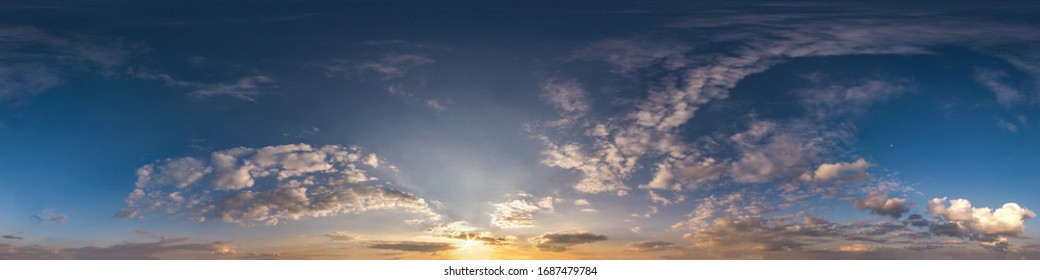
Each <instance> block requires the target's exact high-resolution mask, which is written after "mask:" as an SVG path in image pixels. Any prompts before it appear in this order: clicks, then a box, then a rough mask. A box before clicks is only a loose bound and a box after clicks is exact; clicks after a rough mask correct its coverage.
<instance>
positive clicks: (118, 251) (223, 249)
mask: <svg viewBox="0 0 1040 280" xmlns="http://www.w3.org/2000/svg"><path fill="white" fill-rule="evenodd" d="M190 241H191V239H190V238H186V237H182V238H164V239H161V240H159V241H156V242H145V243H135V242H124V243H120V244H116V245H111V246H107V247H93V246H88V247H80V248H68V249H62V250H61V253H63V254H68V255H70V257H71V258H73V259H95V260H137V259H162V258H184V257H177V256H178V255H177V254H185V253H187V254H194V255H195V256H196V257H197V256H198V255H199V253H205V254H212V255H227V254H232V253H233V252H234V250H233V249H231V247H230V245H229V244H228V243H225V242H211V243H192V242H190ZM193 258H194V257H193Z"/></svg>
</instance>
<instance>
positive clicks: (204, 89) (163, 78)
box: [127, 68, 277, 101]
mask: <svg viewBox="0 0 1040 280" xmlns="http://www.w3.org/2000/svg"><path fill="white" fill-rule="evenodd" d="M127 74H129V75H130V76H131V77H133V78H136V79H141V80H147V81H156V82H160V83H162V84H163V85H165V86H167V87H170V88H176V89H182V90H187V91H188V93H189V94H191V95H193V96H197V97H201V98H209V97H215V96H229V97H233V98H237V99H239V100H243V101H256V98H257V96H260V95H263V94H266V93H270V92H273V91H274V90H275V89H276V88H277V84H276V81H275V79H273V78H271V77H270V76H268V75H264V74H247V75H243V76H238V77H229V78H228V80H218V81H193V80H184V79H180V78H177V77H175V76H173V75H172V74H168V73H161V72H155V71H151V70H147V69H142V68H130V69H128V70H127Z"/></svg>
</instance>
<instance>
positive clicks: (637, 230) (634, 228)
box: [628, 227, 643, 233]
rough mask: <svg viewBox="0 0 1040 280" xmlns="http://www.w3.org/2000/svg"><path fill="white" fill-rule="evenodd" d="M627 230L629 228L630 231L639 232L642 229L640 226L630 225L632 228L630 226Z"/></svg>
mask: <svg viewBox="0 0 1040 280" xmlns="http://www.w3.org/2000/svg"><path fill="white" fill-rule="evenodd" d="M628 230H629V231H631V232H633V233H639V232H640V231H642V230H643V229H642V228H639V227H632V228H630V229H628Z"/></svg>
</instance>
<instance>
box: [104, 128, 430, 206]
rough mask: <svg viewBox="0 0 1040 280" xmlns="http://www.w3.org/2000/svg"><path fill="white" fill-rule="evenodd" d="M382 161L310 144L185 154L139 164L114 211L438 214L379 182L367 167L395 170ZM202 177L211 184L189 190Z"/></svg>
mask: <svg viewBox="0 0 1040 280" xmlns="http://www.w3.org/2000/svg"><path fill="white" fill-rule="evenodd" d="M379 162H380V159H379V158H378V157H377V156H376V155H375V154H373V153H365V152H363V151H362V150H361V149H360V148H358V147H343V146H337V145H327V146H323V147H320V148H314V147H311V146H310V145H307V144H293V145H281V146H269V147H262V148H259V149H253V148H244V147H239V148H232V149H227V150H222V151H216V152H213V153H212V157H211V161H210V163H209V164H206V163H205V162H203V161H202V160H199V159H195V158H190V157H186V158H179V159H169V160H165V161H162V162H161V164H158V165H151V164H150V165H145V166H143V167H141V168H139V169H138V171H137V174H138V184H137V187H136V188H135V189H134V190H133V191H132V192H131V193H130V194H129V195H128V196H127V198H126V203H127V207H126V208H124V209H122V210H120V211H119V212H118V213H116V216H117V217H120V218H132V217H141V213H142V212H157V213H161V214H166V215H170V216H175V217H186V218H187V219H189V220H191V221H197V222H202V221H205V220H207V219H208V218H216V219H217V220H220V221H224V222H229V223H238V224H251V223H266V224H271V225H273V224H277V223H278V222H279V221H280V220H284V219H289V220H298V219H301V218H308V217H325V216H331V215H337V214H348V213H354V214H356V213H363V212H367V211H373V210H392V209H397V210H402V211H405V212H410V213H416V214H420V215H422V216H425V217H426V218H428V219H434V220H435V219H439V215H437V214H436V213H434V212H433V210H432V209H430V207H429V205H428V204H427V203H426V200H424V199H422V198H420V197H418V196H416V195H414V194H410V193H406V192H402V191H399V190H395V189H391V188H386V187H382V186H379V185H378V184H379V183H382V181H378V178H375V177H371V176H369V175H368V173H369V172H373V171H379V172H389V173H393V172H396V169H392V168H393V167H392V166H389V165H386V164H379ZM380 166H382V167H383V168H384V169H377V168H379V167H380ZM386 169H389V171H388V170H386ZM206 177H210V178H209V180H208V182H209V183H210V185H209V186H208V187H204V188H186V186H188V185H192V184H194V183H195V182H203V181H204V179H205V178H206ZM258 182H263V184H258Z"/></svg>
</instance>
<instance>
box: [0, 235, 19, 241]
mask: <svg viewBox="0 0 1040 280" xmlns="http://www.w3.org/2000/svg"><path fill="white" fill-rule="evenodd" d="M0 238H3V239H10V240H22V237H21V236H18V235H11V234H4V235H3V236H0Z"/></svg>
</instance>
